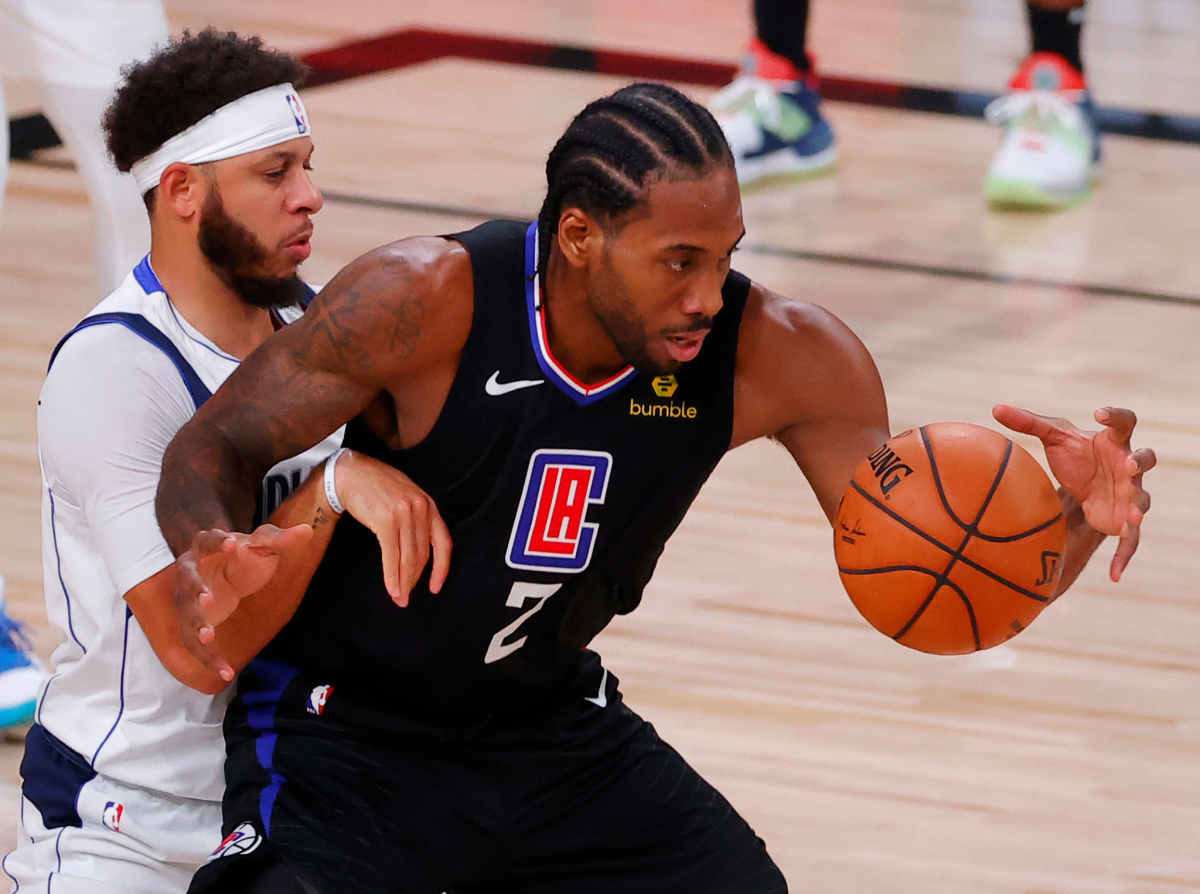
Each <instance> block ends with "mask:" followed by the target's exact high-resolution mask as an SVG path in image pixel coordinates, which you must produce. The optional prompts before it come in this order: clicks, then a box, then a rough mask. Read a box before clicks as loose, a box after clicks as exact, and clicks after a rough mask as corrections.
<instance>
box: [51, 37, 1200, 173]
mask: <svg viewBox="0 0 1200 894" xmlns="http://www.w3.org/2000/svg"><path fill="white" fill-rule="evenodd" d="M445 58H457V59H476V60H480V61H484V62H506V63H510V64H513V65H532V66H537V67H540V68H559V69H565V70H568V71H585V72H594V73H598V74H610V75H618V76H621V77H627V78H633V79H636V80H652V81H675V82H676V83H683V84H694V85H696V86H702V87H722V86H724V85H725V84H728V83H729V82H730V81H731V80H732V79H733V76H734V74H735V73H736V71H737V67H736V66H734V65H731V64H729V63H727V62H708V61H704V60H700V59H683V58H680V57H676V56H659V55H652V54H649V53H632V52H625V51H623V50H602V49H595V48H589V47H572V46H562V45H559V44H552V43H546V42H544V41H537V40H522V39H520V38H515V37H489V36H488V35H482V34H463V33H460V32H455V31H438V30H435V29H432V28H407V29H404V30H402V31H394V32H392V33H391V34H383V35H380V36H379V37H370V38H366V39H364V40H356V41H352V42H350V43H347V44H343V45H342V46H338V47H332V48H331V49H328V50H318V51H316V52H313V53H309V54H308V55H307V56H305V57H304V61H305V62H307V63H308V64H309V65H310V66H311V67H312V76H311V77H310V78H309V81H308V86H310V87H319V86H321V85H322V84H333V83H336V82H338V81H344V80H347V79H349V78H357V77H361V76H363V75H369V74H377V73H379V72H384V71H394V70H396V69H401V68H407V67H408V66H410V65H417V64H418V63H421V62H431V61H433V60H435V59H445ZM821 95H822V97H824V98H825V99H827V100H833V101H835V102H850V103H859V104H862V105H871V106H883V107H885V108H891V109H907V110H909V111H916V112H932V113H935V114H939V115H958V116H963V117H968V118H980V117H982V116H983V110H984V108H985V107H986V106H987V104H988V103H989V102H990V101H991V100H993V99H995V98H996V96H997V95H998V94H996V93H977V92H973V91H969V90H953V89H947V88H944V87H924V86H921V85H918V84H894V83H889V82H886V81H864V80H859V79H857V78H841V77H828V76H824V77H822V78H821ZM1094 114H1095V116H1096V123H1097V125H1098V127H1099V129H1100V130H1101V131H1102V132H1105V133H1120V134H1126V135H1128V136H1136V137H1143V138H1146V139H1153V140H1168V141H1172V142H1181V143H1200V118H1195V117H1188V116H1186V115H1172V114H1165V113H1161V112H1152V111H1140V110H1136V109H1107V108H1103V107H1101V108H1097V109H1096V110H1095V113H1094ZM47 145H53V144H49V143H46V144H38V145H35V146H34V147H33V148H34V149H36V148H44V146H47ZM31 151H32V150H31Z"/></svg>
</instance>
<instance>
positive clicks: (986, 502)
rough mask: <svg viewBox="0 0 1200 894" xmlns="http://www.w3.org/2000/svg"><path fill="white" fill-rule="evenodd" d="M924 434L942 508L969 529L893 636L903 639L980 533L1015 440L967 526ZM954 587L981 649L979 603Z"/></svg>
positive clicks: (966, 529) (1006, 466)
mask: <svg viewBox="0 0 1200 894" xmlns="http://www.w3.org/2000/svg"><path fill="white" fill-rule="evenodd" d="M920 434H921V442H922V443H923V444H924V445H925V455H926V456H927V457H928V459H929V470H930V471H931V472H932V473H933V483H934V485H935V486H936V487H937V492H938V498H939V499H940V500H941V501H942V508H943V509H945V510H946V514H947V515H948V516H950V518H951V520H952V521H953V522H954V523H955V524H956V525H958V526H959V527H960V528H962V529H963V530H964V531H966V535H967V536H966V537H964V538H963V541H962V543H960V544H959V545H958V549H957V550H955V552H954V553H953V554H952V555H951V556H950V561H949V562H948V563H947V565H946V570H945V571H943V572H942V574H941V576H940V577H939V578H937V580H936V582H935V583H934V585H933V589H931V590H930V591H929V595H928V596H927V597H926V598H925V601H924V602H923V603H922V604H921V606H920V607H919V608H918V609H917V610H916V612H914V613H913V616H912V618H910V619H909V622H908V623H907V624H905V625H904V629H903V630H901V631H900V632H899V633H897V634H896V635H895V636H894V637H893V639H895V640H897V641H898V640H899V639H900V637H902V636H904V634H906V633H908V631H909V630H911V629H912V626H913V625H914V624H916V623H917V621H919V620H920V618H921V615H923V614H925V609H927V608H929V606H930V605H931V604H932V603H933V600H934V597H935V596H937V594H938V593H939V592H940V591H941V589H942V587H943V586H944V585H945V584H948V583H949V582H950V572H951V571H953V570H954V566H955V565H957V564H958V560H959V559H961V558H962V557H963V551H964V550H965V549H966V548H967V544H968V543H970V542H971V537H972V536H974V535H975V534H978V533H979V523H980V522H981V521H983V516H984V514H985V513H986V512H987V510H988V506H990V505H991V504H992V499H993V498H994V497H995V496H996V491H997V490H998V489H999V488H1000V482H1001V480H1002V479H1003V478H1004V473H1005V471H1007V469H1008V461H1009V459H1010V458H1011V457H1012V448H1013V444H1012V441H1009V440H1007V439H1006V440H1005V442H1004V443H1005V450H1004V458H1003V459H1002V460H1000V468H999V469H997V470H996V477H995V478H993V479H992V486H991V488H990V489H989V490H988V492H987V496H985V497H984V498H983V503H982V504H981V505H980V507H979V512H977V513H976V515H975V521H973V522H971V524H970V526H966V525H964V524H963V522H962V520H961V519H960V518H959V517H958V516H957V515H956V514H955V512H954V510H953V509H951V508H950V501H949V500H947V499H946V492H945V490H943V488H942V476H941V473H939V472H938V467H937V459H936V457H934V455H933V444H931V443H930V441H929V433H928V432H927V431H926V430H925V426H921V428H920ZM954 590H955V592H957V593H958V595H959V598H960V599H962V601H963V605H964V606H966V609H967V617H969V618H970V619H971V638H972V639H973V640H974V642H975V651H979V649H980V648H981V644H980V642H979V623H978V621H977V620H976V618H975V607H974V606H973V605H971V600H970V599H968V598H967V595H966V593H964V592H963V591H962V590H960V589H959V588H958V587H955V588H954Z"/></svg>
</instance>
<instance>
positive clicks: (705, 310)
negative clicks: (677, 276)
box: [682, 272, 725, 317]
mask: <svg viewBox="0 0 1200 894" xmlns="http://www.w3.org/2000/svg"><path fill="white" fill-rule="evenodd" d="M724 285H725V274H724V273H720V272H716V273H712V274H706V275H704V276H697V277H696V278H695V280H694V281H693V282H692V284H691V288H689V289H688V290H687V292H686V293H685V294H684V296H683V306H682V310H683V312H684V313H685V314H687V315H688V316H699V317H715V316H716V315H717V311H719V310H720V309H721V307H722V306H723V305H724V303H725V299H724V298H722V297H721V288H722V287H723V286H724Z"/></svg>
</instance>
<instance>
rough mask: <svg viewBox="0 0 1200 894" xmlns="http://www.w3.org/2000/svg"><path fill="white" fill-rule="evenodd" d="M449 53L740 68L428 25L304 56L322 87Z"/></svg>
mask: <svg viewBox="0 0 1200 894" xmlns="http://www.w3.org/2000/svg"><path fill="white" fill-rule="evenodd" d="M449 56H452V57H455V58H458V59H479V60H483V61H487V62H508V63H512V64H514V65H534V66H539V67H545V68H567V69H572V70H576V71H591V72H598V73H600V74H613V75H623V76H625V77H632V78H655V79H658V80H663V81H680V82H683V83H687V84H700V85H705V86H710V87H720V86H723V85H724V84H728V83H729V81H730V80H732V78H733V74H734V72H735V70H736V68H737V67H736V66H734V65H730V64H729V63H726V62H703V61H699V60H695V59H679V58H672V57H669V56H657V55H650V54H648V53H628V52H624V51H620V50H591V49H587V48H582V47H566V46H559V45H557V44H552V43H545V42H542V41H535V40H521V39H519V38H510V37H488V36H486V35H479V34H461V33H456V32H453V31H435V30H432V29H428V28H409V29H406V30H404V31H396V32H393V33H391V34H385V35H382V36H380V37H372V38H368V39H366V40H359V41H354V42H352V43H348V44H344V45H342V46H340V47H333V48H332V49H328V50H319V51H317V52H314V53H309V54H308V55H307V56H305V57H304V61H305V62H306V63H308V65H310V66H311V67H312V69H313V73H312V76H311V77H310V78H309V80H308V86H310V87H317V86H320V85H322V84H332V83H334V82H336V81H344V80H346V79H347V78H355V77H359V76H361V75H366V74H375V73H377V72H382V71H392V70H394V69H398V68H407V67H408V66H410V65H416V64H418V63H420V62H430V61H432V60H434V59H443V58H446V57H449Z"/></svg>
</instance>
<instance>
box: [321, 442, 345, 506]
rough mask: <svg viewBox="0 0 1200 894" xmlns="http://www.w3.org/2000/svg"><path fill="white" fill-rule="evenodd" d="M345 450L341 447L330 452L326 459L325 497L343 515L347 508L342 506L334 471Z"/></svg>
mask: <svg viewBox="0 0 1200 894" xmlns="http://www.w3.org/2000/svg"><path fill="white" fill-rule="evenodd" d="M345 452H346V448H345V447H339V448H338V449H337V450H335V451H333V453H331V454H329V459H327V460H325V499H326V500H328V501H329V508H330V509H332V510H333V511H334V512H336V513H337V514H338V515H341V514H342V513H343V512H345V511H346V510H345V508H344V507H343V506H342V501H341V500H339V499H338V495H337V484H336V483H335V482H334V472H335V471H336V469H337V461H338V457H339V456H341V455H342V454H343V453H345Z"/></svg>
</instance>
